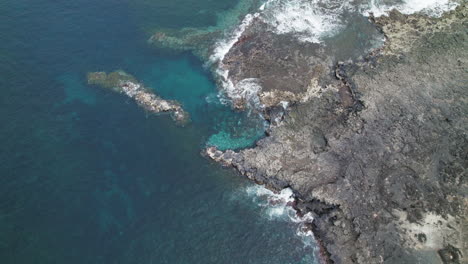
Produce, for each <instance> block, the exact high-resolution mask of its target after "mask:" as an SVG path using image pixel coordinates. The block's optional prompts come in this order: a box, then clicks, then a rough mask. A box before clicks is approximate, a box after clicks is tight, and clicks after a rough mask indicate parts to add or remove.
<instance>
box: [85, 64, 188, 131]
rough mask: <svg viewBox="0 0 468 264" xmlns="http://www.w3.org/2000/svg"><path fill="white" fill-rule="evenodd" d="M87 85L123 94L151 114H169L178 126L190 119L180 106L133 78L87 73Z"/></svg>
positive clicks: (122, 75)
mask: <svg viewBox="0 0 468 264" xmlns="http://www.w3.org/2000/svg"><path fill="white" fill-rule="evenodd" d="M87 77H88V83H89V84H92V85H98V86H101V87H103V88H107V89H111V90H113V91H115V92H118V93H124V94H126V95H127V96H128V97H130V98H132V99H134V100H135V101H136V102H137V103H138V105H140V106H141V107H143V108H144V109H146V110H147V111H149V112H151V113H163V112H168V113H171V116H172V118H173V119H174V120H175V121H176V122H177V123H178V124H182V125H183V124H186V123H187V122H188V121H189V120H190V118H189V115H188V113H187V112H185V111H184V109H182V106H181V105H180V104H179V103H178V102H176V101H173V100H164V99H162V98H160V97H159V96H157V95H156V94H154V93H153V92H152V91H151V90H149V89H147V88H145V87H144V86H143V85H142V84H141V83H139V82H138V81H137V80H136V79H135V78H134V77H133V76H131V75H129V74H127V73H125V72H123V71H115V72H111V73H109V74H107V73H105V72H91V73H88V76H87Z"/></svg>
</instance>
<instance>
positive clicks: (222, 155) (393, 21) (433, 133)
mask: <svg viewBox="0 0 468 264" xmlns="http://www.w3.org/2000/svg"><path fill="white" fill-rule="evenodd" d="M466 10H467V5H466V2H463V3H461V4H460V6H459V7H458V8H457V9H456V10H454V11H451V12H449V13H447V14H445V15H444V16H442V17H441V18H430V19H429V18H427V17H426V16H424V15H421V14H415V15H403V14H398V13H397V11H393V12H392V13H391V14H390V16H389V17H382V18H377V19H374V21H375V23H376V24H377V25H378V26H379V27H380V28H381V30H382V31H383V33H384V34H385V35H386V36H387V42H386V45H385V46H384V47H383V48H382V49H381V50H380V51H379V52H380V53H379V52H376V53H372V54H371V55H370V56H368V57H367V58H363V59H362V60H361V61H359V62H355V63H339V64H338V65H337V66H336V67H335V70H334V71H333V72H334V76H335V77H336V79H332V78H329V79H327V78H324V79H318V80H317V82H316V83H315V86H317V88H316V89H314V90H316V91H320V92H317V93H316V94H317V96H310V97H307V100H301V99H299V100H297V99H296V100H293V101H295V102H297V104H293V105H291V106H289V107H288V111H287V113H286V115H285V116H284V120H283V121H281V122H279V124H276V125H274V126H272V127H271V129H270V131H269V136H268V137H266V138H264V139H262V140H260V141H259V142H258V144H257V146H256V147H255V148H252V149H245V150H241V151H238V152H234V151H231V150H228V151H224V152H223V151H219V150H217V149H216V148H209V149H207V150H206V154H207V155H208V156H209V157H211V158H212V159H213V160H215V161H217V162H220V163H222V164H224V165H226V166H232V167H234V168H236V169H237V170H238V171H239V172H240V173H241V174H243V175H246V176H247V177H249V178H250V179H252V180H254V181H256V182H258V183H262V184H266V185H267V186H269V187H270V188H273V189H276V190H281V189H283V188H285V187H290V188H292V189H293V190H294V192H295V193H296V194H297V197H298V198H299V203H298V204H297V208H298V209H299V210H301V211H302V213H307V212H311V213H312V214H313V216H314V219H315V220H314V223H313V226H312V228H313V230H314V233H315V235H316V236H317V239H318V241H319V242H320V244H321V246H323V249H324V251H326V252H324V253H323V254H322V255H323V256H326V257H327V258H328V259H327V261H329V262H330V263H441V262H443V263H466V262H467V256H468V248H467V244H466V243H467V233H466V232H467V226H468V224H467V223H468V221H467V218H466V217H467V215H468V209H467V205H468V199H467V195H468V183H467V181H466V179H467V176H468V175H467V169H468V163H467V161H468V152H467V150H468V139H467V136H466V132H467V131H468V120H467V117H468V101H467V98H468V83H467V79H466V72H467V68H468V61H467V58H468V46H467V43H468V32H467V30H466V29H467V28H468V27H467V25H468V16H467V15H466ZM246 32H247V33H246V36H250V37H248V38H244V39H240V40H239V42H238V43H237V44H236V45H234V46H233V48H232V50H231V51H230V53H228V54H227V55H226V56H225V59H224V62H223V64H224V65H227V67H229V74H230V77H231V78H232V79H233V80H234V81H240V80H242V79H243V78H245V77H252V74H256V76H254V77H256V78H258V79H261V80H262V79H263V80H264V81H263V87H262V91H263V92H265V91H269V92H276V91H282V93H277V94H273V95H271V96H270V99H268V100H269V101H270V102H272V103H271V104H267V108H266V109H265V111H266V112H268V111H270V108H269V106H274V105H275V104H278V103H280V102H281V101H282V100H285V98H287V97H285V96H284V95H285V94H289V93H291V94H294V95H298V94H301V93H304V92H306V91H307V89H308V88H307V87H308V86H307V83H308V82H307V78H311V77H312V76H313V74H314V73H313V71H312V69H313V68H311V67H309V68H307V65H308V64H307V62H308V61H313V60H312V59H311V58H310V55H307V54H306V53H304V52H308V51H309V49H306V48H305V49H304V52H298V53H297V54H289V55H287V54H288V51H290V49H289V48H290V47H294V46H293V44H291V45H288V46H285V45H275V43H278V41H282V40H281V38H278V37H277V36H271V37H267V38H266V39H267V40H268V41H263V37H261V36H260V35H259V34H257V33H254V32H255V29H250V30H247V31H246ZM249 32H252V33H251V34H249ZM261 34H269V33H261ZM284 41H288V40H284ZM294 45H295V44H294ZM297 45H306V44H297ZM265 47H268V49H269V51H268V52H267V51H265V50H264V48H265ZM266 53H272V54H275V56H276V55H280V54H281V56H278V57H276V60H277V61H272V58H274V56H270V55H271V54H266ZM285 63H286V66H287V69H289V70H288V71H286V72H280V70H281V69H283V67H284V65H285ZM327 64H328V63H327V62H325V63H324V65H323V69H327V67H328V66H327ZM288 65H289V66H288ZM311 65H312V64H311ZM317 65H320V62H318V64H317ZM266 80H267V81H266ZM265 102H266V101H265Z"/></svg>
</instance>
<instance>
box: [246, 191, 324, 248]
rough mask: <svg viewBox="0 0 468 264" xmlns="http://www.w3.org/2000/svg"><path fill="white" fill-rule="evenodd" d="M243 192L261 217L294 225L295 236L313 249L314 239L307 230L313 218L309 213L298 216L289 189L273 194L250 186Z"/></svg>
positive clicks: (294, 199)
mask: <svg viewBox="0 0 468 264" xmlns="http://www.w3.org/2000/svg"><path fill="white" fill-rule="evenodd" d="M245 192H246V193H247V195H248V196H249V197H251V198H252V200H253V202H254V203H255V204H256V205H257V206H258V207H259V208H260V209H261V211H262V215H263V216H264V217H266V218H268V219H269V220H271V221H287V222H290V223H292V224H294V225H295V228H296V234H297V235H298V236H299V237H300V238H301V241H302V242H303V244H304V246H306V247H312V248H314V249H315V245H316V243H315V239H314V236H313V233H312V230H310V228H308V225H310V224H311V223H312V222H313V220H314V218H313V217H312V214H311V213H307V214H305V215H299V214H298V213H297V212H296V210H295V209H294V208H293V206H294V204H295V202H296V198H295V196H294V193H293V191H292V189H291V188H285V189H283V190H281V191H280V192H278V193H275V192H273V191H271V190H269V189H267V188H265V187H264V186H262V185H252V186H248V187H247V188H245Z"/></svg>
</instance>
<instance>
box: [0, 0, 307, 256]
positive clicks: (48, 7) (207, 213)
mask: <svg viewBox="0 0 468 264" xmlns="http://www.w3.org/2000/svg"><path fill="white" fill-rule="evenodd" d="M235 4H236V2H235V1H227V0H226V1H219V0H217V1H212V0H197V1H195V0H185V1H174V0H152V1H149V0H144V1H143V0H138V1H135V0H132V1H130V0H128V1H126V0H102V1H91V0H77V1H52V0H36V1H26V0H14V1H13V0H4V1H0V10H1V11H0V89H1V94H0V105H1V107H0V122H1V124H2V125H1V126H0V142H1V146H2V147H1V149H2V151H1V152H0V263H4V264H9V263H12V264H13V263H14V264H18V263H28V264H30V263H80V264H82V263H313V262H314V250H315V249H314V246H313V245H306V244H305V243H304V239H303V238H302V237H301V236H298V235H297V228H298V224H297V223H294V222H291V221H289V216H288V214H283V215H277V216H275V217H273V218H272V217H270V216H269V214H268V211H267V210H268V209H267V208H265V205H268V199H269V197H270V196H275V194H272V193H270V194H268V195H266V196H265V195H263V196H262V197H263V198H262V197H257V196H256V195H255V194H254V193H252V192H251V191H249V190H251V188H260V189H261V187H258V186H257V187H256V186H254V185H253V184H252V183H250V182H249V181H247V180H246V179H244V178H242V177H239V176H238V175H236V174H235V173H234V172H233V171H232V170H228V169H223V168H221V167H220V166H219V165H217V164H213V163H212V162H210V161H208V160H207V159H205V158H203V157H202V156H201V155H200V151H201V149H202V148H204V147H205V146H206V144H207V142H208V144H214V145H218V146H220V147H221V148H240V147H246V146H250V145H252V144H253V143H254V142H255V140H256V139H258V138H259V137H261V136H263V129H264V127H263V122H262V120H261V119H259V118H258V117H257V116H256V115H255V114H250V115H249V114H248V113H236V112H233V111H232V110H230V108H229V107H228V106H226V105H224V104H221V103H220V102H219V98H218V97H217V94H218V91H217V88H216V87H215V83H214V81H213V80H212V76H211V74H210V73H209V72H208V71H207V69H206V67H204V66H203V62H201V61H200V60H199V59H197V58H196V57H194V56H193V55H191V54H189V53H170V52H167V51H162V50H158V49H156V48H152V47H151V46H150V45H149V44H148V42H147V39H148V37H149V35H148V29H149V28H151V27H155V26H158V27H173V28H181V27H185V26H199V27H206V26H211V25H215V24H216V23H217V21H218V20H217V14H219V13H222V12H226V10H229V9H230V8H234V7H235ZM117 69H123V70H125V71H127V72H129V73H131V74H132V75H134V76H135V77H136V78H137V79H139V80H141V81H142V82H143V83H144V84H145V85H147V86H149V87H151V88H152V89H154V90H155V92H157V93H158V94H160V95H161V96H163V97H165V98H169V99H177V100H179V101H180V102H182V103H183V105H184V107H185V108H186V109H187V110H188V111H189V112H190V114H191V116H192V119H193V121H192V123H191V124H190V125H188V126H186V127H179V126H176V125H175V124H174V123H173V122H172V120H171V119H170V117H168V116H165V115H162V116H155V115H148V114H147V113H146V112H145V111H144V110H142V109H141V108H139V107H138V106H137V105H136V104H135V103H134V102H133V101H131V100H129V99H128V98H126V97H125V96H123V95H119V94H115V93H111V92H109V91H106V90H103V89H102V90H101V89H99V88H96V87H91V86H89V85H87V83H86V79H85V76H86V73H87V72H89V71H113V70H117ZM246 131H247V132H246ZM265 203H266V204H265Z"/></svg>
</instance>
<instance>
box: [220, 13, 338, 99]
mask: <svg viewBox="0 0 468 264" xmlns="http://www.w3.org/2000/svg"><path fill="white" fill-rule="evenodd" d="M268 27H269V26H268V25H267V24H265V23H264V22H263V21H262V20H261V19H259V18H257V19H255V20H254V21H253V22H252V23H251V25H250V26H249V27H248V28H247V29H246V30H245V31H244V32H243V34H242V36H241V37H240V38H239V40H238V41H237V42H236V43H235V44H234V46H233V47H232V48H231V49H230V50H229V52H228V53H227V54H226V56H225V57H224V59H223V61H222V65H221V67H223V69H225V70H227V71H228V72H229V74H228V78H229V79H230V80H231V81H232V82H233V85H234V86H238V85H239V83H240V82H241V81H242V80H245V79H251V78H254V79H256V80H257V81H258V84H259V85H260V86H261V87H262V90H261V91H260V94H259V96H260V102H261V103H262V104H263V105H265V106H267V107H272V106H276V105H278V104H279V103H280V102H281V101H289V102H292V101H301V100H305V99H304V98H307V97H308V96H310V94H313V93H314V92H316V88H317V83H318V82H319V81H320V82H323V80H322V79H326V78H327V77H328V76H327V74H328V73H329V72H330V70H331V68H332V67H333V62H332V59H331V57H330V56H329V55H326V54H325V49H324V48H323V47H321V45H320V44H315V43H310V42H303V41H299V40H297V39H296V38H295V37H293V36H290V35H277V34H275V33H273V32H272V31H271V30H269V28H268ZM285 47H287V48H285Z"/></svg>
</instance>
